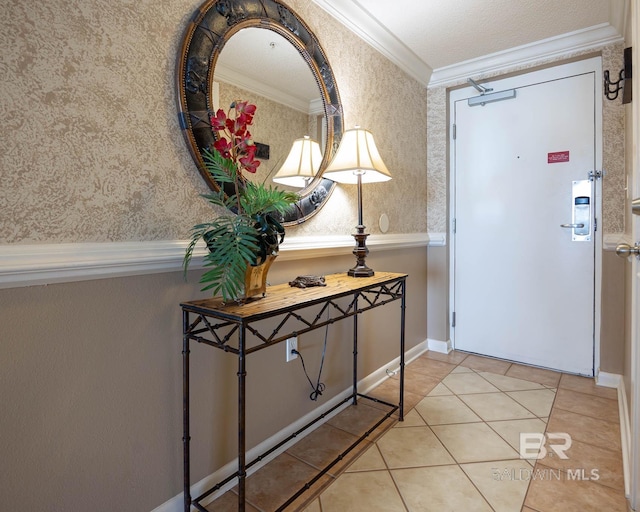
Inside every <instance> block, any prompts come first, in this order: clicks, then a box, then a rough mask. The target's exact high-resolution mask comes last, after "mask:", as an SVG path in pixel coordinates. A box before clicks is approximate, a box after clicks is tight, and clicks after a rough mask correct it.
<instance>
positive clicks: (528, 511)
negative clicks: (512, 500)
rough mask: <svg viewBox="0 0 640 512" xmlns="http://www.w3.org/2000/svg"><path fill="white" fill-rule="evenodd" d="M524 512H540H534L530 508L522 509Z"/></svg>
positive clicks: (536, 511)
mask: <svg viewBox="0 0 640 512" xmlns="http://www.w3.org/2000/svg"><path fill="white" fill-rule="evenodd" d="M522 512H539V511H538V510H533V509H532V508H529V507H522Z"/></svg>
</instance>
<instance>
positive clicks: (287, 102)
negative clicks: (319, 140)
mask: <svg viewBox="0 0 640 512" xmlns="http://www.w3.org/2000/svg"><path fill="white" fill-rule="evenodd" d="M215 79H216V81H219V82H225V83H227V84H230V85H235V86H236V87H239V88H240V89H244V90H245V91H249V92H252V93H254V94H257V95H259V96H262V97H264V98H267V99H269V100H272V101H275V102H276V103H280V104H282V105H284V106H286V107H289V108H292V109H294V110H299V111H300V112H303V113H305V114H311V113H312V110H317V101H319V102H320V107H322V99H318V100H314V102H315V103H314V102H307V101H305V100H301V99H300V98H297V97H295V96H293V95H291V94H289V93H288V92H287V91H282V90H280V89H278V88H276V87H271V86H270V85H267V84H265V83H264V82H260V81H258V80H254V79H252V78H250V77H248V76H245V75H243V74H242V73H238V72H237V71H234V70H232V69H229V68H227V67H224V66H222V65H218V66H216V77H215ZM320 112H322V108H321V109H320Z"/></svg>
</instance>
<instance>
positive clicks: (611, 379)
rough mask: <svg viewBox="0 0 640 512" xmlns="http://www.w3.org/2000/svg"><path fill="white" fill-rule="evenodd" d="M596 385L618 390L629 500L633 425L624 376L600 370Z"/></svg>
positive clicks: (625, 490) (623, 460)
mask: <svg viewBox="0 0 640 512" xmlns="http://www.w3.org/2000/svg"><path fill="white" fill-rule="evenodd" d="M596 384H597V385H598V386H603V387H606V388H614V389H617V390H618V414H619V415H620V444H621V446H622V469H623V473H624V494H625V496H626V497H627V499H628V498H629V495H630V490H631V485H630V484H631V467H630V465H629V464H630V461H631V423H630V418H629V403H628V401H627V392H626V390H625V387H624V379H623V378H622V375H618V374H615V373H607V372H601V371H600V370H598V372H597V375H596Z"/></svg>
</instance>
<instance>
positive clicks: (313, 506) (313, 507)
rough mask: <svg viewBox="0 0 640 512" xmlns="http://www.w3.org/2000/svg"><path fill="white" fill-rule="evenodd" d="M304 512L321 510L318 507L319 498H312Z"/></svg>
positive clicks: (320, 511)
mask: <svg viewBox="0 0 640 512" xmlns="http://www.w3.org/2000/svg"><path fill="white" fill-rule="evenodd" d="M304 512H322V510H321V509H320V499H319V498H316V499H315V500H313V501H312V502H311V505H309V506H308V507H307V508H305V509H304Z"/></svg>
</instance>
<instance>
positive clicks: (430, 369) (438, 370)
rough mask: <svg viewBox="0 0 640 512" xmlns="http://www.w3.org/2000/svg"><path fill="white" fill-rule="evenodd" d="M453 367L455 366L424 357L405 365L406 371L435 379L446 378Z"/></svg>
mask: <svg viewBox="0 0 640 512" xmlns="http://www.w3.org/2000/svg"><path fill="white" fill-rule="evenodd" d="M455 367H456V365H455V364H451V363H447V362H445V361H438V360H436V359H431V358H429V357H425V356H420V357H418V358H417V359H414V360H413V361H411V363H409V364H408V365H407V369H411V370H412V371H415V372H419V373H422V374H424V375H427V376H429V377H434V378H437V379H442V378H444V377H446V376H447V375H448V374H449V373H450V372H451V370H453V369H454V368H455Z"/></svg>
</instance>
